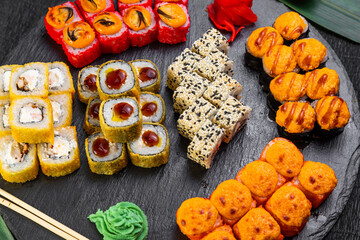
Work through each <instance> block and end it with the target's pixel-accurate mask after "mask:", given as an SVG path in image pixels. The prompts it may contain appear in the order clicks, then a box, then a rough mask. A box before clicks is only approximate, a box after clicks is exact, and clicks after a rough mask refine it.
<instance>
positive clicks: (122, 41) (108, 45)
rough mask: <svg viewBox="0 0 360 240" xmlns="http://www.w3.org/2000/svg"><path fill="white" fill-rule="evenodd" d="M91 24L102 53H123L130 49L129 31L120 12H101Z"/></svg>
mask: <svg viewBox="0 0 360 240" xmlns="http://www.w3.org/2000/svg"><path fill="white" fill-rule="evenodd" d="M90 24H91V25H92V26H93V28H94V29H95V34H96V37H97V39H98V40H99V42H100V47H101V52H103V53H121V52H123V51H125V50H126V49H128V48H129V47H130V40H129V36H128V35H129V29H128V27H127V26H126V25H125V24H124V23H123V20H122V17H121V15H120V13H118V12H101V13H99V14H98V15H96V16H94V17H93V18H92V19H91V21H90Z"/></svg>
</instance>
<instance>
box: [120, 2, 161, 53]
mask: <svg viewBox="0 0 360 240" xmlns="http://www.w3.org/2000/svg"><path fill="white" fill-rule="evenodd" d="M121 14H122V16H123V20H124V23H125V24H126V25H127V26H128V27H129V38H130V45H131V46H133V47H142V46H145V45H148V44H150V43H152V42H154V41H156V39H157V36H158V26H157V22H156V15H155V13H154V11H153V10H152V8H151V7H149V6H148V7H141V6H133V7H129V8H127V9H124V10H123V11H122V12H121Z"/></svg>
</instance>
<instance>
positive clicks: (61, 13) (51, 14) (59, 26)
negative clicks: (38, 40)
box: [44, 2, 84, 44]
mask: <svg viewBox="0 0 360 240" xmlns="http://www.w3.org/2000/svg"><path fill="white" fill-rule="evenodd" d="M83 20H84V19H83V17H82V16H81V13H80V11H79V9H78V8H77V7H76V5H75V4H74V3H72V2H66V3H63V4H61V5H58V6H55V7H51V8H49V11H48V13H47V14H46V16H45V18H44V22H45V28H46V31H47V32H48V34H49V35H50V37H51V38H52V39H53V40H55V41H56V42H57V43H58V44H61V39H62V32H63V29H64V27H66V26H67V25H69V24H70V23H72V22H76V21H83Z"/></svg>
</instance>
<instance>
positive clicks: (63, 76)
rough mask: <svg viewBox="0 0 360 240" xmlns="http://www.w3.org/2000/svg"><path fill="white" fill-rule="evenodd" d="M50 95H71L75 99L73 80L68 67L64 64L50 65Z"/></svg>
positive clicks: (53, 63) (54, 63)
mask: <svg viewBox="0 0 360 240" xmlns="http://www.w3.org/2000/svg"><path fill="white" fill-rule="evenodd" d="M48 66H49V94H62V93H70V94H71V97H72V99H74V98H75V88H74V83H73V78H72V75H71V72H70V69H69V67H68V65H66V64H65V63H63V62H52V63H48Z"/></svg>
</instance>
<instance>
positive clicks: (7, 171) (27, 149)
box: [0, 134, 39, 183]
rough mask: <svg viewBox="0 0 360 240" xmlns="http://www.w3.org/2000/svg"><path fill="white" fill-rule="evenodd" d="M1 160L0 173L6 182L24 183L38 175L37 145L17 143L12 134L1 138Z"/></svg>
mask: <svg viewBox="0 0 360 240" xmlns="http://www.w3.org/2000/svg"><path fill="white" fill-rule="evenodd" d="M0 160H1V167H0V173H1V176H2V178H3V179H4V180H5V181H8V182H12V183H24V182H27V181H30V180H33V179H35V178H36V176H37V175H38V172H39V163H38V160H37V155H36V145H35V144H28V143H19V142H16V141H15V140H14V138H13V137H12V136H11V134H6V135H3V136H1V137H0Z"/></svg>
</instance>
